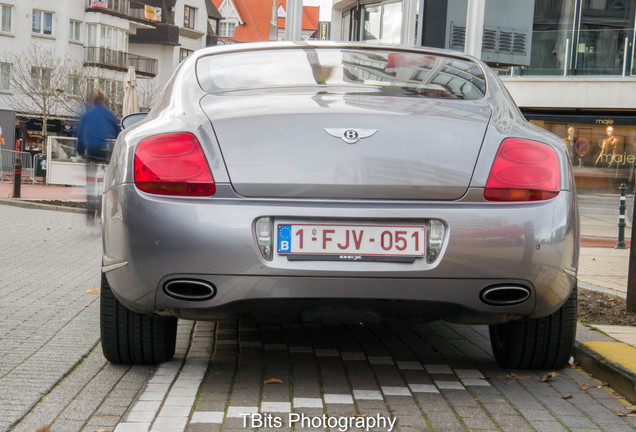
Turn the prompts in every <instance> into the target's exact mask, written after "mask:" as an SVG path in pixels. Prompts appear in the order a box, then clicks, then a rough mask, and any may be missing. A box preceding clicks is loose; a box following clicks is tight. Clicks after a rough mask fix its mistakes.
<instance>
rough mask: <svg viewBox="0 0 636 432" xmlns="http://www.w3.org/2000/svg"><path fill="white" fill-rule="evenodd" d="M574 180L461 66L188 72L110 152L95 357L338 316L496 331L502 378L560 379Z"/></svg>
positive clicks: (353, 63) (310, 59)
mask: <svg viewBox="0 0 636 432" xmlns="http://www.w3.org/2000/svg"><path fill="white" fill-rule="evenodd" d="M570 170H571V167H570V164H569V160H568V156H567V150H566V148H565V146H564V145H563V142H562V141H561V139H560V138H558V137H555V136H553V135H551V134H549V133H547V132H545V131H543V130H541V129H539V128H537V127H534V126H532V125H530V124H529V123H527V122H526V121H525V120H524V119H523V117H522V115H521V114H520V112H519V111H518V109H517V107H516V106H515V104H514V102H513V101H512V100H511V98H510V96H509V95H508V93H507V91H506V90H505V88H504V87H503V85H502V84H501V82H500V81H499V80H498V78H497V77H496V75H495V74H494V73H493V72H492V71H490V70H489V69H488V67H487V66H485V65H484V64H483V63H481V62H479V61H477V60H475V59H473V58H470V57H467V56H463V55H461V54H458V53H455V52H449V51H438V50H429V49H406V48H395V47H393V48H392V47H381V46H370V45H355V44H353V45H352V44H338V43H264V44H244V45H240V46H238V45H233V46H225V47H215V48H210V49H205V50H202V51H199V52H197V53H195V54H194V55H192V56H190V57H189V58H188V59H186V60H184V62H183V63H182V64H181V65H180V66H179V68H178V69H177V71H176V72H175V74H174V75H173V77H172V79H171V81H170V82H169V84H168V85H167V87H166V89H165V90H164V92H163V94H162V98H161V101H160V102H159V104H158V105H157V106H156V107H155V108H154V109H153V110H152V111H151V112H150V113H149V114H148V116H147V117H146V118H145V119H144V120H143V121H141V122H139V123H136V124H135V125H134V126H132V127H130V128H129V129H127V130H126V131H124V133H122V134H121V135H120V137H119V139H118V141H117V144H116V147H115V150H114V154H113V158H112V161H111V164H110V166H109V170H108V173H107V178H106V181H105V183H106V187H105V194H104V200H105V206H104V208H105V209H107V210H106V211H105V214H104V216H103V221H104V226H103V228H104V257H103V267H102V272H103V277H102V288H103V289H102V319H101V325H102V340H103V341H102V344H103V349H104V353H105V355H106V357H107V358H108V359H109V360H111V361H114V362H124V363H154V362H160V361H166V360H168V359H170V358H171V357H172V355H173V353H174V342H175V335H176V318H177V317H180V318H186V319H209V320H214V319H219V318H223V317H226V316H239V315H242V314H254V315H273V316H280V315H286V316H289V315H291V316H296V317H298V318H300V319H303V318H304V319H309V317H311V318H312V319H314V318H316V317H318V318H319V317H320V313H319V312H320V311H322V310H325V309H330V310H332V311H334V310H337V311H342V312H341V318H342V320H345V321H346V320H362V319H365V320H366V319H369V317H370V316H373V317H375V319H378V320H380V319H383V318H386V317H404V318H407V319H409V320H411V319H422V320H430V319H445V320H449V321H453V322H460V323H484V324H489V325H490V332H491V341H492V346H493V351H494V353H495V358H496V359H497V361H498V362H499V363H501V364H502V365H504V366H506V367H515V368H553V367H560V366H563V365H564V364H565V363H566V362H567V361H568V360H569V358H570V355H571V352H572V347H573V343H574V332H575V326H576V269H577V264H578V238H579V235H578V229H579V228H578V210H577V203H576V195H575V193H574V185H573V184H572V182H571V179H572V176H571V173H570ZM332 315H333V314H332Z"/></svg>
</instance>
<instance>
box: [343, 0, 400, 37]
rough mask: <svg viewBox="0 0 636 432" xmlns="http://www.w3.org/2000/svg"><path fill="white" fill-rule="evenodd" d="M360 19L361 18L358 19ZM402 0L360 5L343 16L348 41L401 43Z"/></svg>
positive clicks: (344, 33)
mask: <svg viewBox="0 0 636 432" xmlns="http://www.w3.org/2000/svg"><path fill="white" fill-rule="evenodd" d="M358 17H359V18H358ZM401 26H402V2H401V0H398V1H396V0H386V1H379V2H372V3H368V4H364V5H358V6H356V7H355V8H353V9H351V10H349V11H347V12H346V13H345V14H344V15H343V20H342V33H343V35H346V37H347V40H352V41H377V42H383V43H390V44H397V43H400V29H401Z"/></svg>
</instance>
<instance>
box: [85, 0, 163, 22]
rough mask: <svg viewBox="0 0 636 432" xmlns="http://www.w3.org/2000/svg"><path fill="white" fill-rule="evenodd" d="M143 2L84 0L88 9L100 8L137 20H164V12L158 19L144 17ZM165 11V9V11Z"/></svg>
mask: <svg viewBox="0 0 636 432" xmlns="http://www.w3.org/2000/svg"><path fill="white" fill-rule="evenodd" d="M145 6H146V4H145V3H141V2H138V1H134V0H86V8H87V9H89V10H102V11H105V12H109V13H111V14H115V15H120V16H124V17H128V18H133V19H135V20H137V21H146V22H165V13H163V11H162V17H161V19H160V20H158V21H153V20H150V19H148V18H146V13H145ZM165 12H166V13H167V11H165Z"/></svg>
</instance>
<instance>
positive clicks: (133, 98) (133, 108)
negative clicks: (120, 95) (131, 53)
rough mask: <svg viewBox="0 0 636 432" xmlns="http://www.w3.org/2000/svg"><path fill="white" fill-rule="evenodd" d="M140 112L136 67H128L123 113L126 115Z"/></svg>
mask: <svg viewBox="0 0 636 432" xmlns="http://www.w3.org/2000/svg"><path fill="white" fill-rule="evenodd" d="M136 112H139V93H138V91H137V76H136V74H135V68H134V67H132V66H129V67H128V72H127V73H126V78H125V80H124V104H123V107H122V115H123V116H124V117H126V116H127V115H128V114H133V113H136Z"/></svg>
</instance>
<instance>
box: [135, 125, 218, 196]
mask: <svg viewBox="0 0 636 432" xmlns="http://www.w3.org/2000/svg"><path fill="white" fill-rule="evenodd" d="M135 185H136V186H137V187H138V188H139V189H141V190H142V191H144V192H149V193H153V194H160V195H184V196H210V195H214V192H215V191H216V188H215V186H214V179H213V178H212V173H211V172H210V167H209V166H208V163H207V161H206V159H205V155H204V154H203V150H202V149H201V144H199V141H198V140H197V139H196V137H195V136H194V135H192V134H190V133H186V132H182V133H174V134H168V135H157V136H153V137H150V138H146V139H144V140H142V141H141V142H140V143H139V144H138V145H137V149H136V150H135Z"/></svg>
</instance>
